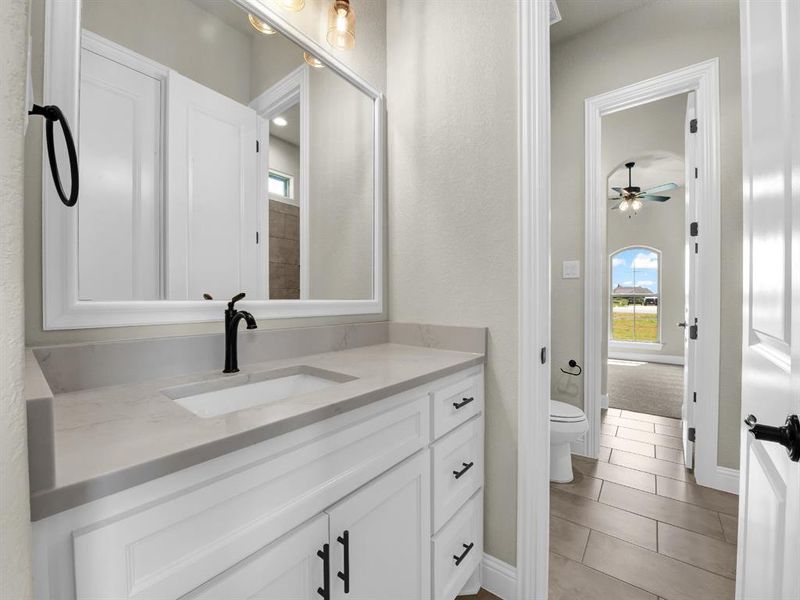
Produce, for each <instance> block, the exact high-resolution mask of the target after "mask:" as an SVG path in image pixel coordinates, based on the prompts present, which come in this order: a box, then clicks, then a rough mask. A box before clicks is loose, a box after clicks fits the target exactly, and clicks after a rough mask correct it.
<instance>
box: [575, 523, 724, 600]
mask: <svg viewBox="0 0 800 600" xmlns="http://www.w3.org/2000/svg"><path fill="white" fill-rule="evenodd" d="M584 564H586V565H587V566H590V567H592V568H594V569H597V570H598V571H602V572H603V573H607V574H608V575H611V576H612V577H616V578H617V579H621V580H623V581H625V582H627V583H630V584H631V585H634V586H636V587H639V588H642V589H645V590H647V591H649V592H651V593H653V594H657V595H658V596H661V597H663V598H669V599H670V600H698V599H700V598H703V599H712V598H713V599H714V600H724V599H727V598H733V597H734V587H735V584H734V581H733V580H731V579H728V578H726V577H722V576H720V575H716V574H714V573H709V572H708V571H704V570H703V569H699V568H697V567H694V566H692V565H689V564H686V563H683V562H680V561H678V560H675V559H674V558H670V557H668V556H664V555H662V554H658V553H657V552H652V551H650V550H646V549H644V548H641V547H638V546H635V545H634V544H630V543H627V542H624V541H622V540H619V539H615V538H613V537H611V536H608V535H603V534H602V533H599V532H597V531H593V532H592V533H591V534H590V536H589V544H588V545H587V547H586V554H585V556H584ZM577 597H580V596H576V598H577Z"/></svg>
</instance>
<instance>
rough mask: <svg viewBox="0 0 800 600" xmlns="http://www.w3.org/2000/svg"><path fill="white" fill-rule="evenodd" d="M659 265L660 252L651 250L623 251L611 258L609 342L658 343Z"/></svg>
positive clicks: (659, 306)
mask: <svg viewBox="0 0 800 600" xmlns="http://www.w3.org/2000/svg"><path fill="white" fill-rule="evenodd" d="M660 262H661V253H660V252H659V251H658V250H653V249H652V248H645V247H634V248H624V249H622V250H619V251H618V252H615V253H614V254H612V255H611V298H610V302H609V304H610V306H611V315H610V317H611V328H610V330H611V339H612V340H614V341H618V342H658V341H659V338H660V335H659V327H658V319H659V311H660V310H661V301H660V300H661V296H660V289H659V281H660V280H659V264H660Z"/></svg>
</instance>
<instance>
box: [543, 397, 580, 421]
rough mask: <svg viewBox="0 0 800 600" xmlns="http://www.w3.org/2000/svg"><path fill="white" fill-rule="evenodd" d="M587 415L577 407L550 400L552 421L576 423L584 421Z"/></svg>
mask: <svg viewBox="0 0 800 600" xmlns="http://www.w3.org/2000/svg"><path fill="white" fill-rule="evenodd" d="M585 418H586V415H584V414H583V411H582V410H581V409H580V408H578V407H577V406H573V405H572V404H567V403H566V402H559V401H558V400H550V420H551V421H557V422H559V423H575V422H577V421H583V420H584V419H585Z"/></svg>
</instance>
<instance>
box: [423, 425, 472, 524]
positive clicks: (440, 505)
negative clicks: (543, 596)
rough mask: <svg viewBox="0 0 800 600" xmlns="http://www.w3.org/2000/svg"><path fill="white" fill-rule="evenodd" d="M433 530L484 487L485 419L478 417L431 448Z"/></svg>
mask: <svg viewBox="0 0 800 600" xmlns="http://www.w3.org/2000/svg"><path fill="white" fill-rule="evenodd" d="M432 450H433V453H432V459H431V460H432V461H433V468H432V469H431V472H432V474H433V531H439V529H440V528H441V527H442V525H444V524H445V523H446V522H447V521H448V519H450V517H452V516H453V515H454V514H455V513H456V511H457V510H458V509H459V508H461V505H463V504H464V502H465V501H466V500H467V499H468V498H469V497H470V496H472V494H474V493H475V491H476V490H477V489H478V488H480V487H482V486H483V419H481V418H480V417H475V418H474V419H472V420H470V421H467V422H466V423H464V424H463V425H461V426H460V427H459V428H458V429H456V430H455V431H451V432H450V433H448V434H447V435H446V436H445V437H443V438H442V439H440V440H438V441H437V442H436V443H435V444H433V446H432Z"/></svg>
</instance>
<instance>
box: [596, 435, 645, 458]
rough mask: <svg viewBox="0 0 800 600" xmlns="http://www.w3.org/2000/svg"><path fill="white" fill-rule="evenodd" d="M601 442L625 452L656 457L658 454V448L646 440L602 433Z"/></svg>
mask: <svg viewBox="0 0 800 600" xmlns="http://www.w3.org/2000/svg"><path fill="white" fill-rule="evenodd" d="M600 443H601V444H603V446H608V447H609V448H612V449H614V450H624V451H625V452H633V453H634V454H642V455H643V456H653V457H655V455H656V448H655V446H654V445H653V444H646V443H644V442H637V441H635V440H626V439H624V438H620V437H611V436H609V435H603V434H602V433H601V434H600Z"/></svg>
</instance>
